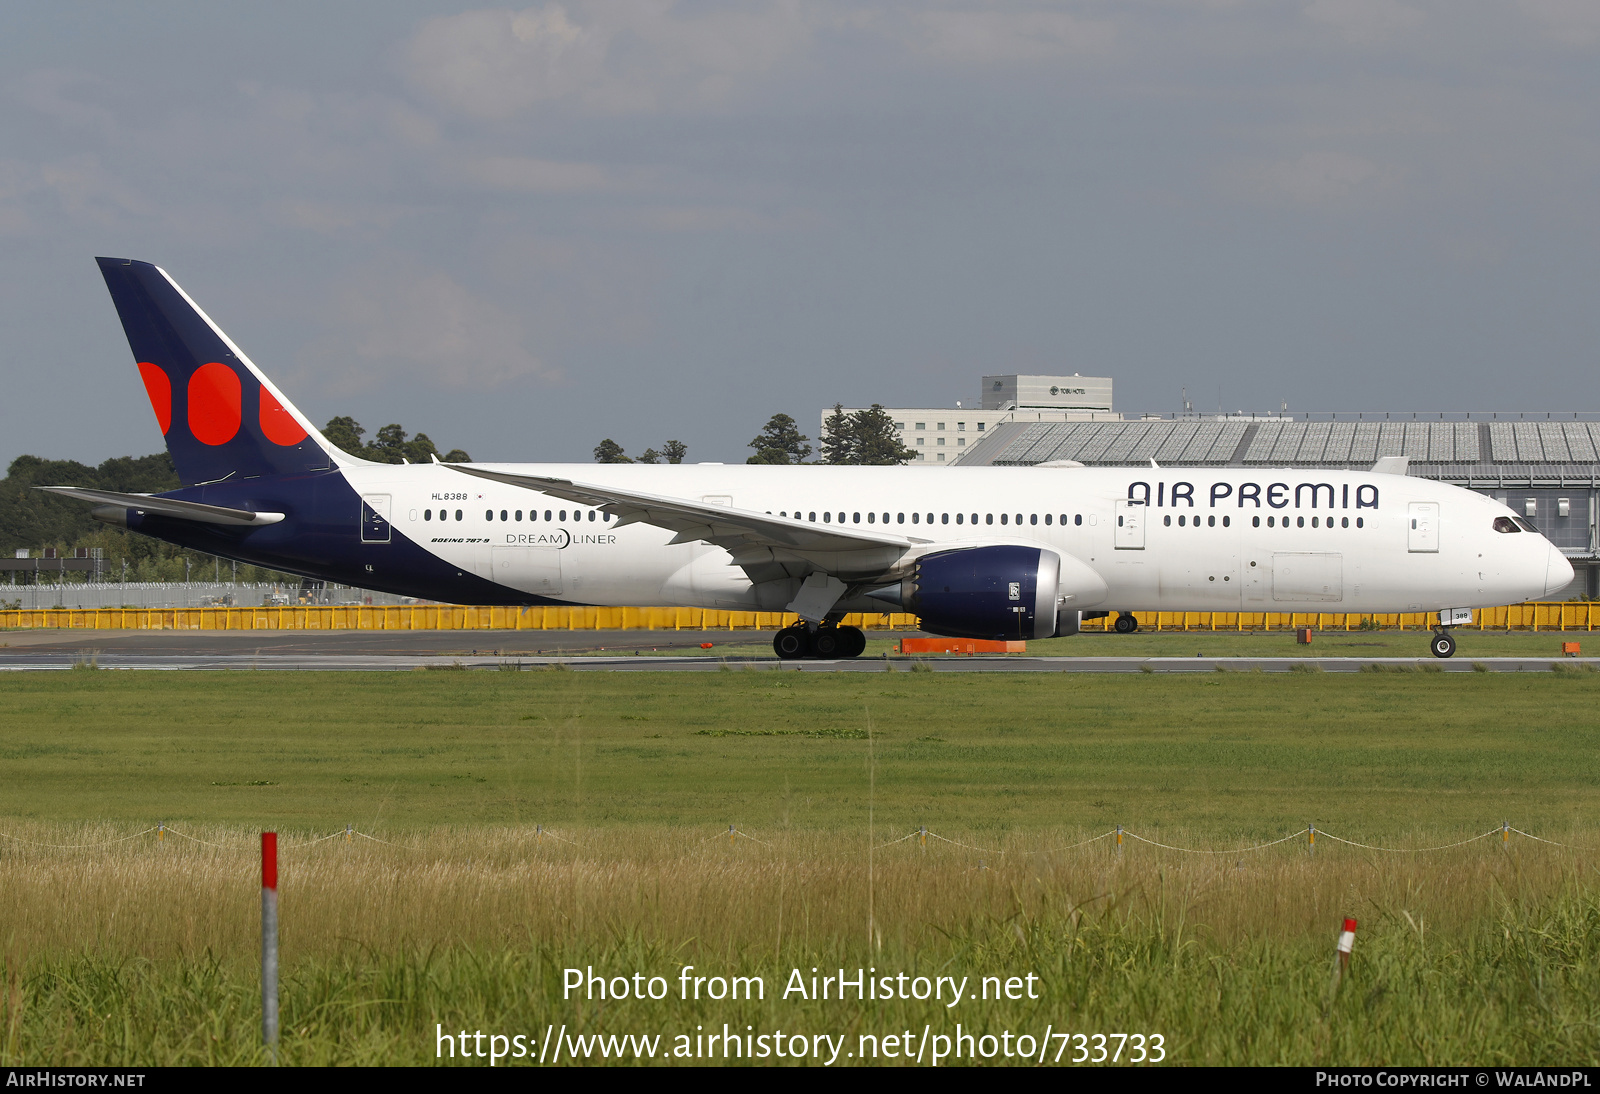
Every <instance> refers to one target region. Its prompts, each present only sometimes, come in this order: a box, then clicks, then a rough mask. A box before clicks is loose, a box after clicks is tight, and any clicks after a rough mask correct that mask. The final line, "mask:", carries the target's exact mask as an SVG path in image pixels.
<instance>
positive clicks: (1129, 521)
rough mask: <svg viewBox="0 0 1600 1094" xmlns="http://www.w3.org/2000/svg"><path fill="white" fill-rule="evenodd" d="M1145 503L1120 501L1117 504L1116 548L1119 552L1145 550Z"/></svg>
mask: <svg viewBox="0 0 1600 1094" xmlns="http://www.w3.org/2000/svg"><path fill="white" fill-rule="evenodd" d="M1145 508H1146V506H1145V505H1144V503H1143V502H1137V501H1119V502H1117V510H1116V516H1117V527H1116V535H1115V539H1114V542H1115V546H1116V548H1117V550H1119V551H1142V550H1144V511H1145Z"/></svg>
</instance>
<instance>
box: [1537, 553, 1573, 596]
mask: <svg viewBox="0 0 1600 1094" xmlns="http://www.w3.org/2000/svg"><path fill="white" fill-rule="evenodd" d="M1571 583H1572V563H1570V562H1568V561H1567V559H1566V556H1565V555H1563V554H1562V553H1561V552H1560V551H1558V550H1556V547H1555V544H1553V543H1552V544H1551V545H1550V561H1549V563H1548V564H1547V565H1546V567H1545V573H1544V592H1545V595H1546V596H1549V595H1550V594H1551V593H1554V592H1559V591H1560V590H1562V589H1565V588H1566V587H1567V586H1568V585H1570V584H1571Z"/></svg>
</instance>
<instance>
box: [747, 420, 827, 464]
mask: <svg viewBox="0 0 1600 1094" xmlns="http://www.w3.org/2000/svg"><path fill="white" fill-rule="evenodd" d="M810 439H811V438H810V437H807V436H806V435H805V434H804V433H801V432H800V427H799V426H798V425H796V424H795V420H794V419H793V418H791V417H789V415H787V414H774V415H773V416H772V417H771V418H769V419H768V420H767V425H766V428H765V429H763V430H762V431H761V434H760V435H759V436H758V437H756V438H755V439H754V440H752V441H751V442H750V447H751V448H753V449H755V450H756V454H755V455H754V456H751V457H750V458H749V459H747V460H745V461H744V462H745V463H767V464H788V463H802V462H804V460H805V458H806V457H807V456H809V455H811V446H810V445H809V444H807V443H806V442H807V441H809V440H810Z"/></svg>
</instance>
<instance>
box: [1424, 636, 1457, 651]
mask: <svg viewBox="0 0 1600 1094" xmlns="http://www.w3.org/2000/svg"><path fill="white" fill-rule="evenodd" d="M1428 650H1429V652H1431V653H1432V654H1433V655H1434V656H1435V657H1454V656H1455V653H1456V640H1455V639H1454V638H1451V637H1450V635H1448V634H1447V633H1445V632H1444V631H1440V632H1439V633H1438V634H1435V635H1434V636H1433V641H1432V642H1430V643H1429V644H1428Z"/></svg>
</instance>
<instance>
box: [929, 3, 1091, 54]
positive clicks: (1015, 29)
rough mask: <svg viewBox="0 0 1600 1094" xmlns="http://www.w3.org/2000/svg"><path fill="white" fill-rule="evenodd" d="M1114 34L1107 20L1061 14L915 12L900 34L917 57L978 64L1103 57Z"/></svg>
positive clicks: (1037, 12) (1044, 12) (1053, 12)
mask: <svg viewBox="0 0 1600 1094" xmlns="http://www.w3.org/2000/svg"><path fill="white" fill-rule="evenodd" d="M1116 36H1117V31H1116V27H1115V25H1113V24H1112V23H1111V22H1109V21H1106V20H1092V19H1081V18H1079V17H1077V16H1075V15H1071V14H1068V13H1067V12H1061V11H993V10H984V11H919V12H915V13H913V14H912V15H911V17H910V19H909V22H908V23H907V24H906V25H905V27H904V31H903V41H904V43H905V44H906V45H907V46H908V47H910V48H911V49H912V50H913V51H915V52H917V53H921V54H923V55H924V56H927V57H932V58H934V59H936V60H940V61H951V62H955V63H958V64H977V65H986V64H1003V63H1006V62H1015V61H1021V62H1027V61H1049V60H1055V59H1058V58H1062V57H1072V56H1083V55H1088V54H1095V53H1104V52H1106V51H1107V50H1108V49H1110V48H1111V46H1112V44H1113V43H1114V42H1115V40H1116Z"/></svg>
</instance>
